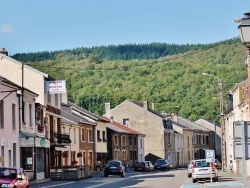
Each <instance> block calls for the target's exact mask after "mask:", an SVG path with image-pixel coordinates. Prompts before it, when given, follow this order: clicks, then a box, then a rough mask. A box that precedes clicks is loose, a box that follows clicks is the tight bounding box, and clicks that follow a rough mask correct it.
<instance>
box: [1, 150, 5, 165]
mask: <svg viewBox="0 0 250 188" xmlns="http://www.w3.org/2000/svg"><path fill="white" fill-rule="evenodd" d="M1 157H4V146H1ZM1 166H4V160H3V162H2V165H1Z"/></svg>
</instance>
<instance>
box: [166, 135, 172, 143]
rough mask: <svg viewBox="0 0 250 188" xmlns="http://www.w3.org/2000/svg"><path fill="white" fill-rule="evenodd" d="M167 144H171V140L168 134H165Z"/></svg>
mask: <svg viewBox="0 0 250 188" xmlns="http://www.w3.org/2000/svg"><path fill="white" fill-rule="evenodd" d="M167 144H169V145H170V144H171V141H170V134H167Z"/></svg>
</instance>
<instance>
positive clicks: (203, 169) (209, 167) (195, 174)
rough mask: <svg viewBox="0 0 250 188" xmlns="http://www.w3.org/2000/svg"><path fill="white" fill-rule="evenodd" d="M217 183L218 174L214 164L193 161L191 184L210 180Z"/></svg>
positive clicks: (204, 161) (204, 160)
mask: <svg viewBox="0 0 250 188" xmlns="http://www.w3.org/2000/svg"><path fill="white" fill-rule="evenodd" d="M211 177H212V179H213V181H218V172H217V169H216V167H215V166H214V163H209V162H206V159H199V160H194V161H193V165H192V180H193V183H195V182H197V181H198V180H201V179H210V178H211Z"/></svg>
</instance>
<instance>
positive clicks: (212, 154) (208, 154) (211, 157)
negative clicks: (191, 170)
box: [205, 150, 215, 163]
mask: <svg viewBox="0 0 250 188" xmlns="http://www.w3.org/2000/svg"><path fill="white" fill-rule="evenodd" d="M205 154H206V162H207V163H212V162H214V161H215V152H214V150H205Z"/></svg>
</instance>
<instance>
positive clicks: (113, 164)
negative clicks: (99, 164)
mask: <svg viewBox="0 0 250 188" xmlns="http://www.w3.org/2000/svg"><path fill="white" fill-rule="evenodd" d="M108 166H111V167H119V166H120V163H119V162H117V161H111V162H108Z"/></svg>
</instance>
